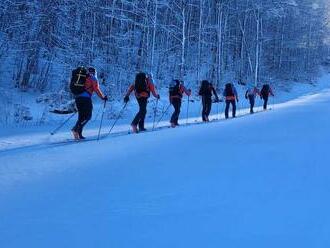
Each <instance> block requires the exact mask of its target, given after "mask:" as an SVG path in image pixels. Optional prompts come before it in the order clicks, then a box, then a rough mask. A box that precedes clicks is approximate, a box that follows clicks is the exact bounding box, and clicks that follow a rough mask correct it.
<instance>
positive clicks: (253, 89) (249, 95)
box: [245, 85, 260, 114]
mask: <svg viewBox="0 0 330 248" xmlns="http://www.w3.org/2000/svg"><path fill="white" fill-rule="evenodd" d="M256 95H260V91H259V90H258V88H257V86H254V85H251V86H250V87H249V88H248V89H247V91H246V92H245V98H246V99H249V102H250V114H253V113H254V111H253V108H254V104H255V100H256Z"/></svg>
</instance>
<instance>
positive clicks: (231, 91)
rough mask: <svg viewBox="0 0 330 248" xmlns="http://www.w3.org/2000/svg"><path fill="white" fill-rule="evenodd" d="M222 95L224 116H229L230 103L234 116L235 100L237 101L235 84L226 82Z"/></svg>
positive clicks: (234, 115)
mask: <svg viewBox="0 0 330 248" xmlns="http://www.w3.org/2000/svg"><path fill="white" fill-rule="evenodd" d="M223 96H224V98H225V100H226V108H225V117H226V119H228V117H229V107H230V104H231V105H232V113H233V118H235V117H236V101H237V102H238V100H239V99H238V95H237V91H236V88H235V86H234V85H233V84H232V83H227V84H226V85H225V89H224V91H223Z"/></svg>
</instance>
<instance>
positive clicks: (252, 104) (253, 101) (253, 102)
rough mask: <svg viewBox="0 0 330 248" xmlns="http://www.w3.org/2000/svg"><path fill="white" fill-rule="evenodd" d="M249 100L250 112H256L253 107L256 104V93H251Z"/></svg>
mask: <svg viewBox="0 0 330 248" xmlns="http://www.w3.org/2000/svg"><path fill="white" fill-rule="evenodd" d="M248 97H249V101H250V113H251V114H252V113H254V111H253V108H254V104H255V99H256V97H255V96H254V95H249V96H248Z"/></svg>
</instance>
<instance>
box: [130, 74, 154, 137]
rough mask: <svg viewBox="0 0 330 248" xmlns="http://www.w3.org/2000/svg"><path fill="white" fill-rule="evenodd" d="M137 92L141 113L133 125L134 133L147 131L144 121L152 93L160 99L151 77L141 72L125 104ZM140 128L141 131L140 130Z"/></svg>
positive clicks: (137, 115) (137, 75) (131, 87)
mask: <svg viewBox="0 0 330 248" xmlns="http://www.w3.org/2000/svg"><path fill="white" fill-rule="evenodd" d="M132 91H134V92H135V97H136V100H137V102H138V104H139V112H138V113H137V114H136V116H135V118H134V119H133V121H132V123H131V127H132V131H133V133H137V132H142V131H146V129H145V128H144V119H145V117H146V114H147V104H148V98H149V97H150V92H151V93H152V94H153V96H154V97H155V98H157V99H160V96H159V94H158V93H157V92H156V89H155V86H154V84H153V83H152V79H151V78H150V76H149V77H148V76H147V74H146V73H144V72H139V73H138V74H136V77H135V82H134V83H133V84H132V85H130V87H129V89H128V91H127V93H126V96H125V97H124V102H125V103H127V102H128V101H129V95H130V94H131V93H132ZM138 127H139V129H138Z"/></svg>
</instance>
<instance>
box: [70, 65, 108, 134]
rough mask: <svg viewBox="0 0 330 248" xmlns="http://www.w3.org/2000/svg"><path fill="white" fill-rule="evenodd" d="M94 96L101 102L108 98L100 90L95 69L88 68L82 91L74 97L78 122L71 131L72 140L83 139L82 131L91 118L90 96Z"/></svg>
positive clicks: (91, 105) (91, 104)
mask: <svg viewBox="0 0 330 248" xmlns="http://www.w3.org/2000/svg"><path fill="white" fill-rule="evenodd" d="M94 92H96V94H97V95H98V96H99V97H100V98H101V99H102V100H103V101H107V100H108V97H107V96H105V95H104V94H103V93H102V91H101V90H100V87H99V83H98V80H97V74H96V69H95V68H94V67H89V68H88V72H87V75H86V81H85V83H84V90H83V92H82V93H80V94H77V95H75V102H76V106H77V109H78V120H77V123H76V125H75V126H74V127H73V128H72V129H71V131H72V134H73V137H74V139H76V140H81V139H85V137H84V136H83V135H82V131H83V128H84V126H85V125H86V124H87V122H88V121H89V120H90V119H91V118H92V111H93V103H92V95H93V93H94Z"/></svg>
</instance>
